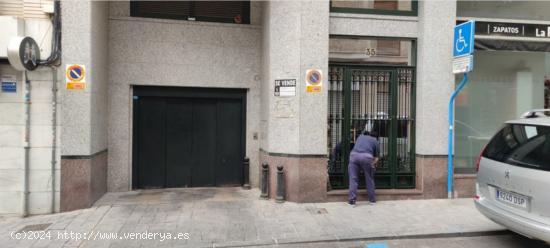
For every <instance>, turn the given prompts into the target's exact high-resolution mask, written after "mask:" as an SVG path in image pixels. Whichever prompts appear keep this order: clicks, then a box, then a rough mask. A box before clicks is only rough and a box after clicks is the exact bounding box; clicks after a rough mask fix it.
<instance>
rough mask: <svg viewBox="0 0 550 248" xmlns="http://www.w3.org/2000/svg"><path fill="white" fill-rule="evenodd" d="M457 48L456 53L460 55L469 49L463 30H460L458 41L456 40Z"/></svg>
mask: <svg viewBox="0 0 550 248" xmlns="http://www.w3.org/2000/svg"><path fill="white" fill-rule="evenodd" d="M455 47H456V51H458V52H459V53H461V52H462V51H464V49H465V48H466V47H468V43H466V40H465V39H464V36H462V29H459V30H458V39H457V40H456V44H455Z"/></svg>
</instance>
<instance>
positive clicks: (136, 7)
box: [130, 1, 250, 24]
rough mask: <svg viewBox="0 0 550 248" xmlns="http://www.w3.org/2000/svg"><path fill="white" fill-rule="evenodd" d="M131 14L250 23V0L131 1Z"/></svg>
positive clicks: (136, 15)
mask: <svg viewBox="0 0 550 248" xmlns="http://www.w3.org/2000/svg"><path fill="white" fill-rule="evenodd" d="M130 7H131V10H130V13H131V16H134V17H148V18H162V19H177V20H189V21H205V22H224V23H237V24H250V1H132V2H131V4H130Z"/></svg>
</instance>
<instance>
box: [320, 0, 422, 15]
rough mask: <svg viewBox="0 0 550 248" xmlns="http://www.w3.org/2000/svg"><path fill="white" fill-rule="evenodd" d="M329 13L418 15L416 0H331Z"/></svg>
mask: <svg viewBox="0 0 550 248" xmlns="http://www.w3.org/2000/svg"><path fill="white" fill-rule="evenodd" d="M330 11H331V12H341V13H359V14H380V15H405V16H416V15H418V0H331V1H330Z"/></svg>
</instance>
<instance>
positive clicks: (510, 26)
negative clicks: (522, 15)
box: [457, 21, 550, 39]
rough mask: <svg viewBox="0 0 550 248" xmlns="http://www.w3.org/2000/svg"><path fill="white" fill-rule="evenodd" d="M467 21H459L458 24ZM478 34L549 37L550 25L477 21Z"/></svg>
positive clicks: (476, 29)
mask: <svg viewBox="0 0 550 248" xmlns="http://www.w3.org/2000/svg"><path fill="white" fill-rule="evenodd" d="M463 22H465V21H457V24H459V23H463ZM475 33H476V35H489V36H510V37H525V38H549V39H550V25H547V24H527V23H504V22H483V21H476V28H475Z"/></svg>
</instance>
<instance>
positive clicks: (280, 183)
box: [275, 165, 285, 203]
mask: <svg viewBox="0 0 550 248" xmlns="http://www.w3.org/2000/svg"><path fill="white" fill-rule="evenodd" d="M275 201H276V202H277V203H283V202H285V173H284V171H283V166H282V165H279V166H277V197H275Z"/></svg>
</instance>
